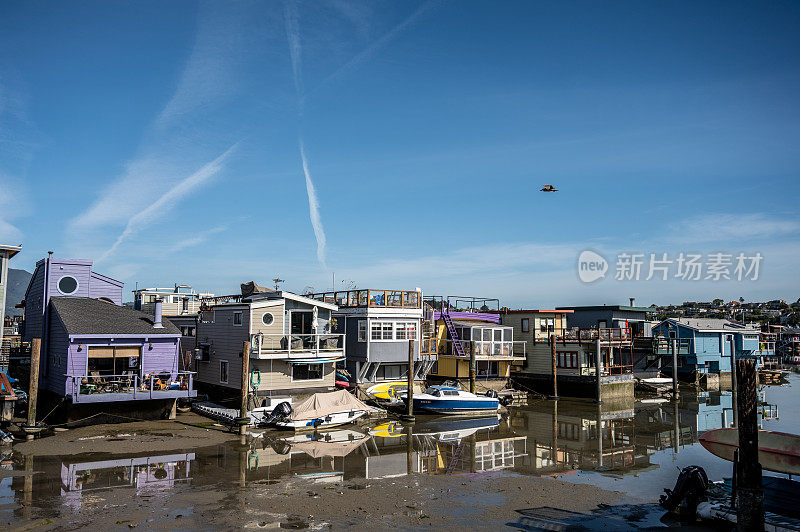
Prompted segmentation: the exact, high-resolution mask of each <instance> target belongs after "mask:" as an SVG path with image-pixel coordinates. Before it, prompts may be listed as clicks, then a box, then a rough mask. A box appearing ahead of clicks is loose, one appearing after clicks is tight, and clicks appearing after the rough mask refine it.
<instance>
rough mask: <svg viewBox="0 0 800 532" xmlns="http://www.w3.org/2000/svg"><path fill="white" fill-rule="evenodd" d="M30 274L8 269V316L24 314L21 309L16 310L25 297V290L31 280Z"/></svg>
mask: <svg viewBox="0 0 800 532" xmlns="http://www.w3.org/2000/svg"><path fill="white" fill-rule="evenodd" d="M31 275H32V274H30V273H28V272H26V271H25V270H15V269H14V268H9V269H8V292H7V293H6V315H7V316H16V315H18V314H22V309H21V308H14V305H16V304H18V303H19V302H20V301H22V299H23V298H24V297H25V290H27V289H28V283H29V282H30V280H31Z"/></svg>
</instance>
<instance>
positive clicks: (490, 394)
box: [486, 390, 498, 399]
mask: <svg viewBox="0 0 800 532" xmlns="http://www.w3.org/2000/svg"><path fill="white" fill-rule="evenodd" d="M486 397H491V398H492V399H497V397H498V396H497V392H496V391H495V390H488V391H487V392H486Z"/></svg>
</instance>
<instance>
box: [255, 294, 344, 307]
mask: <svg viewBox="0 0 800 532" xmlns="http://www.w3.org/2000/svg"><path fill="white" fill-rule="evenodd" d="M264 299H290V300H292V301H297V302H298V303H305V304H307V305H310V306H312V307H320V308H326V309H329V310H338V309H339V307H338V306H337V305H333V304H331V303H325V302H324V301H320V300H318V299H311V298H310V297H305V296H299V295H297V294H295V293H292V292H287V291H285V290H275V291H272V292H260V293H256V294H251V295H249V296H247V297H245V298H242V300H243V301H252V302H256V301H262V300H264Z"/></svg>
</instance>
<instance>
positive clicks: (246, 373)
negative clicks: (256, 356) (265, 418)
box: [239, 340, 250, 436]
mask: <svg viewBox="0 0 800 532" xmlns="http://www.w3.org/2000/svg"><path fill="white" fill-rule="evenodd" d="M249 386H250V342H249V341H247V340H245V342H244V345H243V346H242V405H241V407H240V408H239V417H241V418H246V417H247V406H248V405H247V403H248V397H247V396H248V390H249V388H248V387H249ZM239 434H241V435H242V436H244V435H245V434H247V425H239Z"/></svg>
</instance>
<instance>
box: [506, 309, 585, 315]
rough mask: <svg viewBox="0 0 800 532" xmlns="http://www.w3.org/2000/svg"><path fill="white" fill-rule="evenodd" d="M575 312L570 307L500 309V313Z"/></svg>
mask: <svg viewBox="0 0 800 532" xmlns="http://www.w3.org/2000/svg"><path fill="white" fill-rule="evenodd" d="M573 312H575V311H574V310H571V309H563V308H562V309H543V308H531V309H517V310H511V309H506V310H501V311H500V313H501V314H537V313H538V314H572V313H573Z"/></svg>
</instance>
